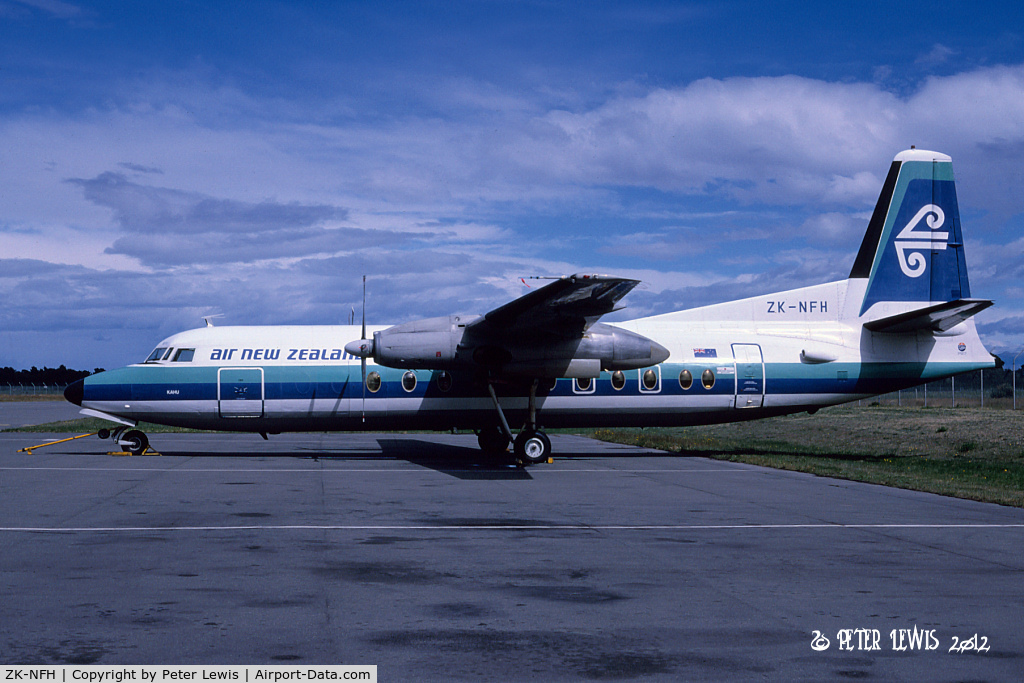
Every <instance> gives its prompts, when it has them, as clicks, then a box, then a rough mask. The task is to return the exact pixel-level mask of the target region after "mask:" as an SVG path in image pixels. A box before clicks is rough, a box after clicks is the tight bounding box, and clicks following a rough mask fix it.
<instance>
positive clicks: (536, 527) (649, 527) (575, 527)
mask: <svg viewBox="0 0 1024 683" xmlns="http://www.w3.org/2000/svg"><path fill="white" fill-rule="evenodd" d="M723 529H724V530H729V529H741V530H776V529H1024V524H451V525H445V524H440V525H436V526H434V525H426V524H273V525H239V526H156V527H143V526H126V527H67V528H61V527H0V532H23V533H110V532H130V533H135V532H145V533H151V532H154V531H194V532H204V531H717V530H723Z"/></svg>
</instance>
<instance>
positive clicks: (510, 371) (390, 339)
mask: <svg viewBox="0 0 1024 683" xmlns="http://www.w3.org/2000/svg"><path fill="white" fill-rule="evenodd" d="M638 284H640V281H639V280H630V279H626V278H616V277H607V276H603V275H572V276H569V277H564V278H560V279H558V280H555V281H554V282H552V283H551V284H549V285H546V286H544V287H541V288H540V289H537V290H534V291H531V292H528V293H527V294H524V295H523V296H521V297H519V298H518V299H515V300H513V301H510V302H509V303H507V304H505V305H503V306H499V307H498V308H495V309H494V310H492V311H491V312H489V313H486V314H484V315H482V316H474V317H473V318H468V319H466V318H464V317H462V316H445V317H443V318H429V319H425V320H415V321H413V322H409V323H403V324H401V325H396V326H394V327H389V328H388V329H386V330H381V331H379V332H374V333H373V341H372V342H370V341H368V340H358V341H353V342H349V343H348V344H346V345H345V350H346V351H347V352H349V353H351V354H352V355H354V356H359V357H363V358H365V357H369V356H372V357H373V359H374V361H375V362H376V363H377V364H379V365H386V366H388V367H392V368H405V369H409V368H417V369H424V370H449V369H452V370H454V369H457V368H461V369H467V368H475V369H487V371H488V372H489V373H491V375H492V376H494V377H519V378H522V377H526V378H535V379H537V378H556V379H557V378H559V377H576V378H582V377H597V376H599V375H600V374H601V371H602V370H609V371H615V370H635V369H637V368H642V367H649V366H651V365H657V364H658V363H661V362H662V361H664V360H665V359H666V358H668V356H669V352H668V350H667V349H666V348H665V347H663V346H661V345H660V344H658V343H657V342H655V341H653V340H651V339H648V338H647V337H644V336H642V335H640V334H637V333H635V332H630V331H628V330H624V329H621V328H618V327H615V326H612V325H605V324H603V323H599V322H597V320H598V319H599V318H600V317H601V316H603V315H605V314H606V313H610V312H612V311H614V310H616V308H615V304H616V303H617V302H618V301H619V299H621V298H622V297H624V296H626V294H627V293H628V292H629V291H630V290H632V289H633V288H634V287H636V286H637V285H638Z"/></svg>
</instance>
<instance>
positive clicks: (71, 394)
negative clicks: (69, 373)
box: [64, 379, 85, 406]
mask: <svg viewBox="0 0 1024 683" xmlns="http://www.w3.org/2000/svg"><path fill="white" fill-rule="evenodd" d="M84 396H85V380H84V379H80V380H78V381H77V382H72V383H71V384H69V385H68V386H67V389H65V390H64V398H65V399H67V400H68V401H69V402H71V403H74V404H75V405H76V406H80V405H82V398H83V397H84Z"/></svg>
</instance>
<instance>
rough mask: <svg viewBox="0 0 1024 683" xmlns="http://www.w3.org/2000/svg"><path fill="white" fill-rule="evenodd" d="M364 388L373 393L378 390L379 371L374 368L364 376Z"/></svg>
mask: <svg viewBox="0 0 1024 683" xmlns="http://www.w3.org/2000/svg"><path fill="white" fill-rule="evenodd" d="M366 388H367V389H369V390H370V391H371V392H373V393H377V392H378V391H380V373H379V372H377V371H376V370H374V371H373V372H371V373H370V374H368V375H367V376H366Z"/></svg>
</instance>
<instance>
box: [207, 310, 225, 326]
mask: <svg viewBox="0 0 1024 683" xmlns="http://www.w3.org/2000/svg"><path fill="white" fill-rule="evenodd" d="M223 317H224V314H223V313H214V314H213V315H204V316H203V322H205V323H206V326H207V327H213V319H214V318H223Z"/></svg>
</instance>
